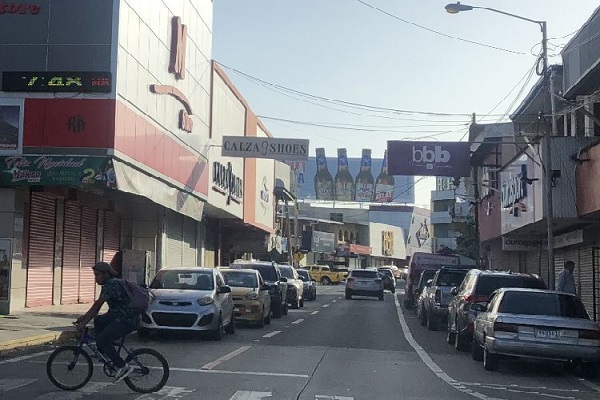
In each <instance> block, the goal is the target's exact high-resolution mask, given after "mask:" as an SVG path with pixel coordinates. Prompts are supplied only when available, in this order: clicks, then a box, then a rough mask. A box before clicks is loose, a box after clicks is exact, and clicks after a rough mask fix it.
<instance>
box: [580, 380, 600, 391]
mask: <svg viewBox="0 0 600 400" xmlns="http://www.w3.org/2000/svg"><path fill="white" fill-rule="evenodd" d="M579 382H581V383H582V384H584V385H585V386H587V387H589V388H590V389H592V390H595V391H596V392H598V393H600V386H598V385H596V384H595V383H593V382H590V381H588V380H586V379H581V378H580V379H579Z"/></svg>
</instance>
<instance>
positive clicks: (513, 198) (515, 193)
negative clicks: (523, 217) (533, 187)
mask: <svg viewBox="0 0 600 400" xmlns="http://www.w3.org/2000/svg"><path fill="white" fill-rule="evenodd" d="M527 179H528V178H527V165H526V164H522V165H521V172H520V173H518V174H516V175H515V176H511V177H510V178H509V179H506V180H504V181H502V189H501V193H502V197H501V204H502V208H509V209H510V210H511V212H512V213H513V215H514V216H515V217H518V216H519V213H520V212H526V211H527V207H526V206H525V204H524V203H523V202H522V201H521V200H523V199H524V198H525V197H527Z"/></svg>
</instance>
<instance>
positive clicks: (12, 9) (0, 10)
mask: <svg viewBox="0 0 600 400" xmlns="http://www.w3.org/2000/svg"><path fill="white" fill-rule="evenodd" d="M41 11H42V6H40V5H38V4H29V3H18V2H13V3H7V2H4V1H0V15H4V14H17V15H19V14H20V15H24V14H30V15H38V14H39V13H40V12H41Z"/></svg>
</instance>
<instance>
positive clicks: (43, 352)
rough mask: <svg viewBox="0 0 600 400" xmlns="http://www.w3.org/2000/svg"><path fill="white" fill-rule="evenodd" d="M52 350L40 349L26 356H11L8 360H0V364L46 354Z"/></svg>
mask: <svg viewBox="0 0 600 400" xmlns="http://www.w3.org/2000/svg"><path fill="white" fill-rule="evenodd" d="M53 351H54V350H48V351H41V352H39V353H35V354H29V355H27V356H22V357H16V358H11V359H9V360H2V361H0V365H2V364H8V363H15V362H19V361H24V360H29V359H31V358H35V357H41V356H46V355H48V354H50V353H52V352H53Z"/></svg>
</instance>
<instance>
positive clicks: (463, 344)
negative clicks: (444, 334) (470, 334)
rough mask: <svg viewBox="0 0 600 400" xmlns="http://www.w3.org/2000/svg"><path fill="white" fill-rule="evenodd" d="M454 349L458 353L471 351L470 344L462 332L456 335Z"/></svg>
mask: <svg viewBox="0 0 600 400" xmlns="http://www.w3.org/2000/svg"><path fill="white" fill-rule="evenodd" d="M454 348H455V349H456V350H458V351H467V350H468V349H469V342H468V341H467V339H466V338H465V335H464V334H462V333H460V331H457V332H456V333H455V334H454Z"/></svg>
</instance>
